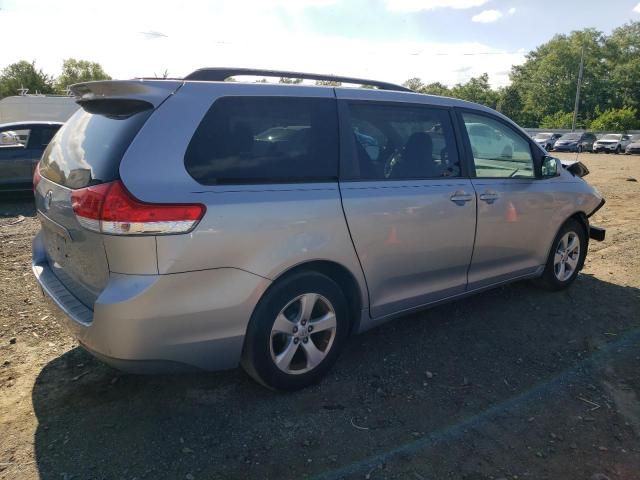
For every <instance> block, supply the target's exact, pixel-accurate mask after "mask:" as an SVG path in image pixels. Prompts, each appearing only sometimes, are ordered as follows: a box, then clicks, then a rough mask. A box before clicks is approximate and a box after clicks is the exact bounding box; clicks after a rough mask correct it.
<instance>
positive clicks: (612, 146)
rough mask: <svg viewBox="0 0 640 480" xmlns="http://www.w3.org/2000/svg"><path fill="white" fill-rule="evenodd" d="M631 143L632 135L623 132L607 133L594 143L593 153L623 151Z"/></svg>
mask: <svg viewBox="0 0 640 480" xmlns="http://www.w3.org/2000/svg"><path fill="white" fill-rule="evenodd" d="M630 143H631V137H630V136H629V135H624V134H622V133H607V134H605V135H603V136H602V137H601V138H599V139H598V140H596V141H595V142H594V144H593V153H600V152H605V153H621V152H624V151H625V149H626V148H627V145H629V144H630Z"/></svg>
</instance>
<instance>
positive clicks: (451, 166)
mask: <svg viewBox="0 0 640 480" xmlns="http://www.w3.org/2000/svg"><path fill="white" fill-rule="evenodd" d="M349 110H350V117H351V125H350V135H352V139H353V145H354V148H353V150H354V152H353V156H354V158H355V162H354V163H355V172H354V174H353V177H355V178H357V179H361V180H404V179H427V178H441V177H458V176H460V162H459V158H458V152H457V149H456V145H455V137H454V135H453V127H452V124H451V120H450V117H449V112H448V111H446V110H442V109H434V108H425V107H420V106H395V105H381V104H373V103H354V104H351V105H350V107H349Z"/></svg>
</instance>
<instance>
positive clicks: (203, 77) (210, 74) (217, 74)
mask: <svg viewBox="0 0 640 480" xmlns="http://www.w3.org/2000/svg"><path fill="white" fill-rule="evenodd" d="M235 75H250V76H252V77H285V78H301V79H303V80H324V81H330V82H340V83H354V84H360V85H369V86H371V87H376V88H378V89H380V90H397V91H400V92H411V91H412V90H411V89H409V88H406V87H403V86H401V85H396V84H394V83H387V82H379V81H377V80H367V79H364V78H353V77H339V76H335V75H321V74H317V73H303V72H287V71H281V70H260V69H253V68H217V67H216V68H200V69H198V70H195V71H194V72H191V73H190V74H189V75H187V76H186V77H184V80H199V81H205V82H206V81H209V82H223V81H225V80H226V79H227V78H229V77H233V76H235Z"/></svg>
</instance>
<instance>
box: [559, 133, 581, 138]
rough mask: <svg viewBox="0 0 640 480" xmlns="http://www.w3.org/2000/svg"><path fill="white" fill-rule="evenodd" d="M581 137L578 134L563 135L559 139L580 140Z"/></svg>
mask: <svg viewBox="0 0 640 480" xmlns="http://www.w3.org/2000/svg"><path fill="white" fill-rule="evenodd" d="M580 137H581V135H580V134H579V133H565V134H564V135H563V136H561V137H560V139H561V140H580Z"/></svg>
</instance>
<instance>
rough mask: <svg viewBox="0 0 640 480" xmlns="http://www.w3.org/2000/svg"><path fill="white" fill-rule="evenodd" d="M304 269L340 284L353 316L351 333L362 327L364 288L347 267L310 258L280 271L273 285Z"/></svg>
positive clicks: (350, 327) (350, 326)
mask: <svg viewBox="0 0 640 480" xmlns="http://www.w3.org/2000/svg"><path fill="white" fill-rule="evenodd" d="M303 271H310V272H318V273H322V274H323V275H326V276H327V277H329V278H331V279H332V280H333V281H334V282H336V283H337V284H338V285H339V286H340V288H341V289H342V291H343V293H344V295H345V297H346V300H347V305H348V307H349V313H350V315H351V318H350V319H349V320H350V321H349V333H350V334H352V333H354V332H357V331H358V330H359V328H360V318H361V312H362V308H363V306H364V299H363V289H362V287H361V286H360V285H359V283H358V280H357V279H356V276H355V275H354V274H353V273H352V272H351V271H350V270H349V269H348V268H347V267H345V266H344V265H341V264H340V263H337V262H334V261H332V260H309V261H306V262H303V263H299V264H297V265H293V266H291V267H290V268H288V269H286V270H284V271H283V272H281V273H279V274H278V275H277V276H276V277H275V278H273V281H272V284H271V285H275V284H276V283H277V282H278V281H279V280H281V279H284V278H287V277H289V276H291V275H295V274H296V273H299V272H303ZM267 291H268V289H267ZM266 293H267V292H266V291H265V292H264V293H263V295H262V296H264V295H265V294H266Z"/></svg>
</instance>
